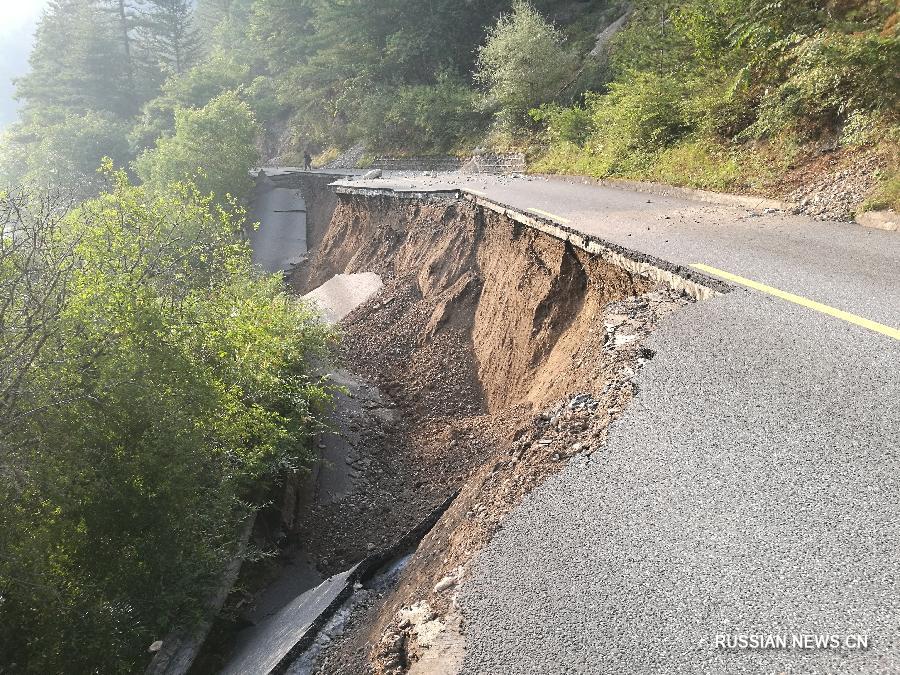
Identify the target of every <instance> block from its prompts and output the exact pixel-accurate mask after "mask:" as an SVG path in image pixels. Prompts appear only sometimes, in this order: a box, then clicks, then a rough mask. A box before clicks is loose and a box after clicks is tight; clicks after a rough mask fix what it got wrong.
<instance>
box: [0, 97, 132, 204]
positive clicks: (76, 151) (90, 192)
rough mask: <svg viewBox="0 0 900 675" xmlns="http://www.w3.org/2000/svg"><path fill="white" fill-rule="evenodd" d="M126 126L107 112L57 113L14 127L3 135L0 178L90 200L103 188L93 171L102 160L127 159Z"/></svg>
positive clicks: (128, 156)
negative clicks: (64, 189)
mask: <svg viewBox="0 0 900 675" xmlns="http://www.w3.org/2000/svg"><path fill="white" fill-rule="evenodd" d="M127 133H128V127H127V125H126V124H125V123H124V122H122V121H120V120H119V119H117V118H116V117H115V116H113V115H111V114H109V113H101V112H86V113H66V114H60V115H59V116H58V117H56V118H55V119H53V118H52V117H51V118H48V119H45V120H42V121H38V120H34V121H33V122H31V123H28V124H24V125H21V126H17V127H15V128H13V129H12V130H11V131H10V132H9V134H8V135H7V139H6V144H5V147H4V148H3V150H2V152H3V155H4V157H2V158H0V163H2V164H4V165H5V168H4V169H0V173H2V174H5V175H4V178H5V179H6V182H7V183H8V184H15V183H21V182H24V183H31V184H37V185H43V186H47V185H56V186H58V187H67V188H71V189H75V190H77V192H78V193H79V194H80V195H81V196H83V197H89V196H95V195H96V194H97V193H98V192H99V190H100V189H101V187H102V180H100V179H99V178H98V176H97V169H98V168H99V167H100V162H101V160H102V159H103V157H104V156H109V157H112V158H114V159H115V161H117V162H119V163H120V164H124V163H125V162H127V161H128V159H129V158H130V154H129V148H128V140H127Z"/></svg>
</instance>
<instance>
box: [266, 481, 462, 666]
mask: <svg viewBox="0 0 900 675" xmlns="http://www.w3.org/2000/svg"><path fill="white" fill-rule="evenodd" d="M457 496H459V490H457V491H455V492H454V493H453V494H451V495H450V496H449V497H447V499H445V500H444V501H443V502H442V503H441V504H440V505H439V506H438V507H437V508H435V509H434V510H433V511H432V512H431V513H429V514H428V515H427V516H425V518H423V519H422V520H421V521H420V522H419V524H418V525H416V526H415V527H414V528H413V529H411V530H410V531H409V532H407V533H406V534H405V535H403V536H402V537H401V538H400V539H398V540H397V541H396V542H394V543H393V544H392V545H391V546H389V547H387V548H385V549H382V550H381V551H378V552H376V553H373V554H372V555H370V556H368V557H367V558H365V559H364V560H363V561H362V562H360V563H359V564H358V565H357V566H356V567H355V568H353V571H352V572H351V573H350V574H349V575H348V576H347V579H346V581H345V583H344V587H343V588H342V589H341V591H340V592H339V593H338V594H337V595H336V596H335V598H334V600H332V601H331V602H330V603H329V604H328V606H327V607H325V609H324V610H323V611H322V612H321V613H320V614H319V616H318V617H317V618H316V619H315V620H314V621H313V622H312V623H311V624H310V625H309V627H308V628H307V629H306V630H305V631H304V632H303V634H302V635H301V636H299V637H298V639H297V641H296V642H295V643H294V646H293V647H292V648H291V649H290V650H288V652H287V653H285V654H284V656H282V657H281V659H280V660H279V661H278V663H277V665H276V666H275V667H274V668H272V669H271V670H269V671H267V672H266V673H265V675H283V673H285V672H287V669H288V668H289V667H290V666H291V664H292V663H293V662H294V661H295V660H296V659H297V658H298V657H299V656H300V655H301V654H303V652H305V651H306V650H307V649H309V647H310V646H311V645H312V643H313V642H314V641H315V639H316V637H317V636H318V634H319V632H320V631H321V630H322V628H323V627H324V626H325V624H326V623H328V621H329V620H331V618H332V617H333V616H334V615H335V613H336V612H337V611H338V610H339V609H340V608H341V607H342V606H343V604H344V603H345V602H346V601H347V599H348V598H349V597H350V596H351V595H352V594H353V590H354V588H353V587H354V585H355V584H357V583H365V582H366V581H369V580H370V579H371V578H372V577H374V576H375V575H376V573H377V572H378V570H380V569H381V568H382V567H383V566H384V565H385V564H386V563H388V562H390V561H391V560H393V559H395V558H397V557H398V556H399V555H401V554H402V553H403V552H404V551H406V550H408V549H410V548H412V547H414V546H417V545H418V543H419V542H420V541H421V540H422V539H423V538H424V537H425V535H426V534H428V533H429V532H430V531H431V530H432V529H433V528H434V526H435V525H436V524H437V522H438V520H440V519H441V516H443V515H444V513H446V511H447V509H449V508H450V505H451V504H452V503H453V501H454V500H455V499H456V498H457ZM261 675H263V674H261Z"/></svg>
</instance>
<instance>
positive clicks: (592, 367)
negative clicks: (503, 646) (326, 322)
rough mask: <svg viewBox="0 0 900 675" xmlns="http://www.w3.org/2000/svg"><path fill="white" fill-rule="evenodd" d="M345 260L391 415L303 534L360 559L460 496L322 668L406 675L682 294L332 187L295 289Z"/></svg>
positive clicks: (319, 549)
mask: <svg viewBox="0 0 900 675" xmlns="http://www.w3.org/2000/svg"><path fill="white" fill-rule="evenodd" d="M356 272H376V273H378V274H379V275H381V277H382V278H383V280H384V282H385V288H384V289H383V291H382V292H381V294H380V295H379V296H377V297H376V298H375V299H373V300H372V301H370V302H369V303H367V304H366V305H363V306H362V307H360V308H359V309H358V310H356V311H355V312H354V313H352V314H350V315H349V316H348V317H347V318H346V319H345V320H344V321H343V322H342V330H343V341H344V347H343V357H344V364H343V365H344V366H345V367H346V368H347V369H348V370H351V371H353V372H354V373H356V374H357V375H359V376H360V377H362V378H364V379H365V380H366V381H368V382H372V383H373V384H375V385H377V386H378V388H379V389H380V391H381V394H382V396H384V397H385V398H387V399H389V400H390V402H391V405H392V406H395V408H394V411H395V414H394V415H393V421H392V423H391V425H390V426H389V427H387V428H385V429H382V430H380V431H377V432H376V433H378V434H383V435H384V437H383V439H382V440H381V441H380V442H379V443H377V444H375V445H377V446H378V447H379V448H380V449H379V450H378V451H377V452H375V453H373V454H372V456H371V457H370V458H369V459H370V460H371V461H372V462H374V463H375V466H374V467H372V469H373V470H371V471H367V472H363V475H361V476H360V477H359V480H358V481H357V483H356V485H355V487H354V488H352V489H351V491H350V493H349V494H348V495H347V497H346V498H345V499H344V500H343V501H341V502H338V503H336V504H335V505H334V506H333V508H330V509H328V510H327V511H319V512H316V511H313V512H310V513H308V514H306V515H305V516H304V517H302V518H301V521H302V524H301V532H302V536H303V538H304V539H305V540H306V541H309V542H310V543H311V546H312V548H313V549H314V551H315V552H316V553H317V554H318V555H319V556H320V557H321V559H323V560H324V562H323V564H322V565H321V567H322V569H323V572H331V571H334V569H333V565H334V564H335V559H336V558H339V559H340V563H341V564H346V563H350V562H354V561H355V560H354V558H356V557H358V556H359V555H361V554H363V553H364V550H365V549H364V546H365V544H364V542H363V541H361V540H360V538H361V537H363V538H364V539H365V538H367V539H368V540H369V541H379V540H382V539H390V538H392V537H397V536H399V534H400V533H401V531H402V530H400V531H397V530H398V529H400V528H402V526H403V525H404V523H406V522H409V521H410V520H412V519H414V518H419V517H422V516H423V515H424V514H425V512H427V508H428V507H429V505H433V504H434V503H437V502H438V501H439V500H440V499H442V498H443V497H445V496H446V495H448V494H450V493H451V492H452V491H453V490H454V489H458V488H462V493H461V495H460V497H459V498H457V500H456V502H455V503H454V505H453V506H452V507H451V509H450V510H449V511H448V513H447V514H446V515H445V516H444V518H443V519H442V520H441V522H440V523H439V524H438V526H437V527H436V528H435V529H434V530H433V531H432V532H431V533H430V534H429V535H428V536H427V537H426V538H425V539H424V540H423V542H422V544H421V545H420V547H419V550H418V552H417V553H416V555H415V556H414V557H413V559H412V562H411V563H410V565H409V566H408V567H407V569H406V570H405V571H404V573H403V574H402V575H401V578H400V581H399V583H398V585H397V587H396V588H395V589H394V590H393V591H391V592H390V593H388V594H385V595H383V596H381V597H379V596H378V595H377V594H373V596H372V597H371V598H368V600H367V601H366V602H363V603H361V604H360V605H358V607H357V609H356V610H354V616H353V617H351V620H350V622H349V625H350V628H349V629H348V631H347V632H346V633H345V634H344V635H343V636H342V637H341V638H340V639H338V640H336V641H335V643H334V645H333V646H332V647H331V648H330V649H328V650H326V651H325V653H324V655H323V657H322V658H321V660H320V665H319V667H320V670H319V672H322V673H368V672H390V673H402V672H416V670H415V668H416V667H417V666H416V664H417V663H419V664H420V665H421V664H422V663H425V661H427V660H428V659H429V658H430V656H429V655H428V648H429V646H430V645H431V644H433V643H436V642H437V643H441V640H442V638H441V636H444V637H446V638H448V639H449V640H450V642H451V643H452V642H453V640H455V639H456V637H455V635H456V632H457V630H456V628H454V625H455V622H456V621H457V618H456V615H455V612H454V609H453V597H454V596H453V592H454V589H455V588H456V586H457V585H458V584H459V583H460V581H461V580H462V579H463V578H464V577H465V570H466V566H467V563H468V562H469V561H470V560H471V558H472V557H473V556H474V555H475V554H476V553H477V551H478V550H479V548H480V547H481V546H482V545H483V544H484V543H485V542H486V541H488V539H489V537H490V535H491V533H492V532H493V531H494V530H495V529H496V527H498V526H499V524H500V522H501V521H502V518H503V517H504V516H505V515H506V513H508V512H509V511H510V510H511V509H512V508H514V506H515V505H516V504H517V503H518V502H519V501H520V500H521V499H522V497H523V496H524V495H525V494H527V492H529V491H530V490H531V489H533V488H534V487H535V486H536V485H538V484H539V483H540V482H542V481H543V480H544V479H545V478H546V477H548V476H549V475H551V474H552V473H554V472H556V471H558V470H559V468H561V466H562V464H563V462H564V461H566V460H567V459H568V458H569V457H571V456H574V455H578V454H584V453H590V452H593V451H594V450H596V449H597V448H598V447H600V446H601V445H602V443H603V440H604V438H605V433H606V429H607V427H608V425H609V423H610V421H611V420H612V419H614V418H615V417H616V416H617V415H618V414H619V412H621V410H622V408H623V406H624V405H625V404H626V403H627V401H628V400H629V399H630V398H631V396H633V393H634V386H633V384H632V382H631V378H632V377H633V376H634V374H635V371H636V369H637V368H639V367H640V364H641V363H642V362H643V361H645V360H646V359H648V358H651V357H652V354H651V353H649V352H647V351H646V350H643V349H642V348H641V346H640V342H641V340H642V339H643V337H644V336H645V335H646V334H647V333H648V332H649V331H650V330H651V329H652V327H653V326H654V325H655V324H656V322H657V321H658V320H659V319H660V318H661V317H663V316H665V315H666V314H668V313H669V312H671V311H672V310H673V309H674V308H675V307H677V306H678V305H679V304H681V303H684V302H687V301H686V300H684V299H680V298H678V297H676V296H675V295H674V294H672V293H670V292H669V291H668V290H667V289H655V288H652V287H651V285H650V283H649V282H647V281H646V280H643V279H639V278H635V277H633V276H631V275H629V274H628V273H626V272H625V271H623V270H622V269H620V268H618V267H615V266H612V265H611V264H608V263H606V262H604V261H602V260H601V259H599V258H597V257H595V256H591V255H589V254H587V253H585V252H583V251H581V250H580V249H575V248H573V247H571V246H569V245H567V244H564V243H562V242H561V241H559V240H556V239H553V238H551V237H549V236H548V235H545V234H543V233H540V232H537V231H535V230H532V229H530V228H527V227H525V226H523V225H521V224H519V223H516V222H514V221H512V220H510V219H508V218H506V217H505V216H501V215H498V214H496V213H494V212H492V211H487V210H483V209H481V208H480V207H478V206H476V205H475V204H473V203H471V202H469V201H462V200H450V201H432V202H419V201H411V200H399V199H396V198H388V197H362V196H350V195H344V196H341V197H339V199H338V202H337V207H336V210H335V212H334V217H333V218H332V220H331V222H330V225H329V227H328V228H327V231H325V232H324V234H323V237H322V240H321V245H320V246H319V247H318V249H317V250H316V251H315V253H314V254H313V256H312V260H311V262H310V263H309V264H308V265H307V266H305V267H304V268H302V269H300V270H298V272H297V274H296V275H295V278H294V283H295V285H296V287H297V290H298V291H301V292H307V291H308V290H310V289H312V288H315V287H316V286H318V285H319V284H321V283H323V282H325V281H327V280H328V279H329V278H330V277H331V276H333V275H334V274H339V273H356ZM360 505H362V507H363V508H360ZM348 514H352V517H351V518H348ZM316 542H318V543H316ZM322 542H325V543H322ZM337 550H339V551H340V555H336V551H337ZM436 586H437V587H438V589H439V590H436V589H435V587H436ZM424 625H427V626H428V630H427V631H426V630H425V628H423V626H424ZM426 634H427V635H426ZM451 651H452V650H451ZM411 669H412V670H411ZM421 672H425V671H421Z"/></svg>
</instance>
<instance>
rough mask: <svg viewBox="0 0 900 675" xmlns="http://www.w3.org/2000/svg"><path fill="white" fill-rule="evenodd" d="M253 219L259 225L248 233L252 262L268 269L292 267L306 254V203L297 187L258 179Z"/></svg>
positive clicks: (273, 270) (251, 216)
mask: <svg viewBox="0 0 900 675" xmlns="http://www.w3.org/2000/svg"><path fill="white" fill-rule="evenodd" d="M273 175H278V174H277V173H276V174H273ZM250 219H251V220H252V221H254V222H258V223H259V224H260V225H259V227H258V228H257V229H255V230H251V231H250V233H249V236H250V244H251V246H252V248H253V262H254V263H255V264H256V265H257V266H259V267H260V268H262V269H263V270H265V271H266V272H273V273H274V272H281V271H284V270H287V269H290V267H291V264H292V262H296V261H297V259H298V258H299V257H301V256H303V255H305V254H306V205H305V204H304V202H303V197H302V196H301V195H300V192H299V191H298V190H294V189H290V188H283V187H276V186H275V185H274V184H273V183H272V182H271V181H270V180H268V179H266V178H261V179H259V180H257V182H256V190H255V192H254V198H253V204H252V206H251V210H250Z"/></svg>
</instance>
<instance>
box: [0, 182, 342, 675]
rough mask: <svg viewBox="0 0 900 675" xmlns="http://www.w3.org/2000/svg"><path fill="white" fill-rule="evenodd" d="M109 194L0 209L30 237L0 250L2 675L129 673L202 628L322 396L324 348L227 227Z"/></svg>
mask: <svg viewBox="0 0 900 675" xmlns="http://www.w3.org/2000/svg"><path fill="white" fill-rule="evenodd" d="M112 179H113V185H112V190H111V192H110V193H108V194H104V195H102V196H101V197H100V198H99V199H97V200H95V201H92V202H89V203H86V204H84V205H83V206H81V207H79V208H77V209H75V210H74V211H68V212H67V211H66V209H65V205H64V206H63V208H60V206H59V204H52V203H49V202H46V201H43V200H34V199H33V198H31V199H30V200H29V199H28V198H25V199H23V198H22V195H5V196H3V198H2V199H0V213H3V214H5V216H6V218H5V220H4V225H8V224H9V218H10V217H11V216H12V217H14V218H15V219H16V222H17V225H16V232H18V233H20V235H26V236H18V237H17V236H14V235H13V234H11V233H9V230H8V229H6V228H5V227H4V228H3V229H2V231H4V232H7V234H5V235H4V236H3V238H2V240H0V287H2V288H3V289H4V296H5V297H4V302H3V303H0V306H2V311H0V326H2V331H0V375H2V378H0V388H2V392H3V396H2V397H0V406H2V407H0V412H2V418H0V503H3V504H4V508H3V509H0V653H2V654H3V667H4V668H7V667H8V668H10V669H11V671H10V672H34V673H47V672H103V673H133V672H139V671H140V670H141V669H142V667H143V665H145V663H146V659H147V655H146V649H147V646H148V645H149V644H150V643H151V642H152V641H153V640H155V639H157V638H160V637H162V636H164V635H165V634H166V633H167V632H168V631H169V630H171V629H174V628H176V627H183V628H190V627H191V625H192V624H193V622H194V621H195V620H196V618H197V616H198V615H199V614H200V613H201V611H202V609H203V603H204V602H205V598H206V597H207V594H208V592H209V590H210V589H211V587H214V586H215V584H216V581H217V578H218V576H219V574H220V573H221V570H222V569H223V566H224V565H225V563H226V562H227V561H228V560H229V559H230V557H231V556H233V555H234V552H235V548H236V539H237V536H238V535H237V532H238V530H239V526H240V523H242V522H243V521H244V520H245V519H246V518H247V516H248V513H249V512H250V511H251V509H252V508H253V507H252V506H251V504H250V503H249V501H248V500H250V499H251V498H252V496H253V494H254V493H255V492H256V490H255V489H254V486H255V485H257V484H258V481H260V480H261V479H262V478H265V477H270V476H271V475H273V474H274V473H275V472H276V471H277V470H278V469H279V467H282V466H296V467H302V466H303V465H305V464H306V463H307V462H308V461H309V460H310V458H311V452H310V449H309V447H310V441H309V438H310V434H311V433H312V432H313V431H314V430H315V429H316V428H317V424H318V422H317V420H318V419H319V415H320V414H321V411H322V409H323V406H324V404H325V403H326V401H327V398H328V391H327V389H326V388H325V387H324V386H323V385H322V384H321V383H320V382H319V381H318V380H317V378H315V377H314V376H313V375H312V374H311V373H310V370H309V362H310V360H311V359H313V358H316V359H318V358H320V357H321V356H322V355H323V354H324V353H325V350H326V346H327V343H328V340H329V333H328V331H327V330H326V329H325V328H324V327H323V326H322V325H321V324H320V323H319V322H318V319H317V318H316V316H315V315H314V314H313V313H312V312H311V311H310V310H308V309H307V308H306V307H304V306H303V305H302V304H300V303H299V301H297V300H294V299H292V298H290V297H288V296H287V295H285V293H284V292H283V290H282V284H281V283H280V281H279V280H278V279H276V278H265V279H260V278H255V277H254V274H253V272H252V270H251V262H250V252H249V249H248V247H247V246H246V245H245V244H243V243H241V242H240V241H239V240H238V239H237V238H236V232H237V230H238V229H239V226H240V219H239V216H237V215H232V214H230V213H228V212H225V211H222V210H220V209H216V208H215V206H214V204H213V203H212V200H211V198H210V197H204V196H202V195H201V194H200V193H199V192H197V191H196V189H195V188H194V187H193V186H192V185H188V184H182V185H179V186H175V187H173V188H172V189H171V190H170V191H169V193H168V195H167V196H159V195H154V194H152V193H149V192H147V191H146V190H145V189H143V188H135V187H132V186H130V185H129V184H128V183H127V179H126V177H125V175H124V173H122V172H119V173H116V174H113V175H112ZM48 204H50V206H49V207H48Z"/></svg>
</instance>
